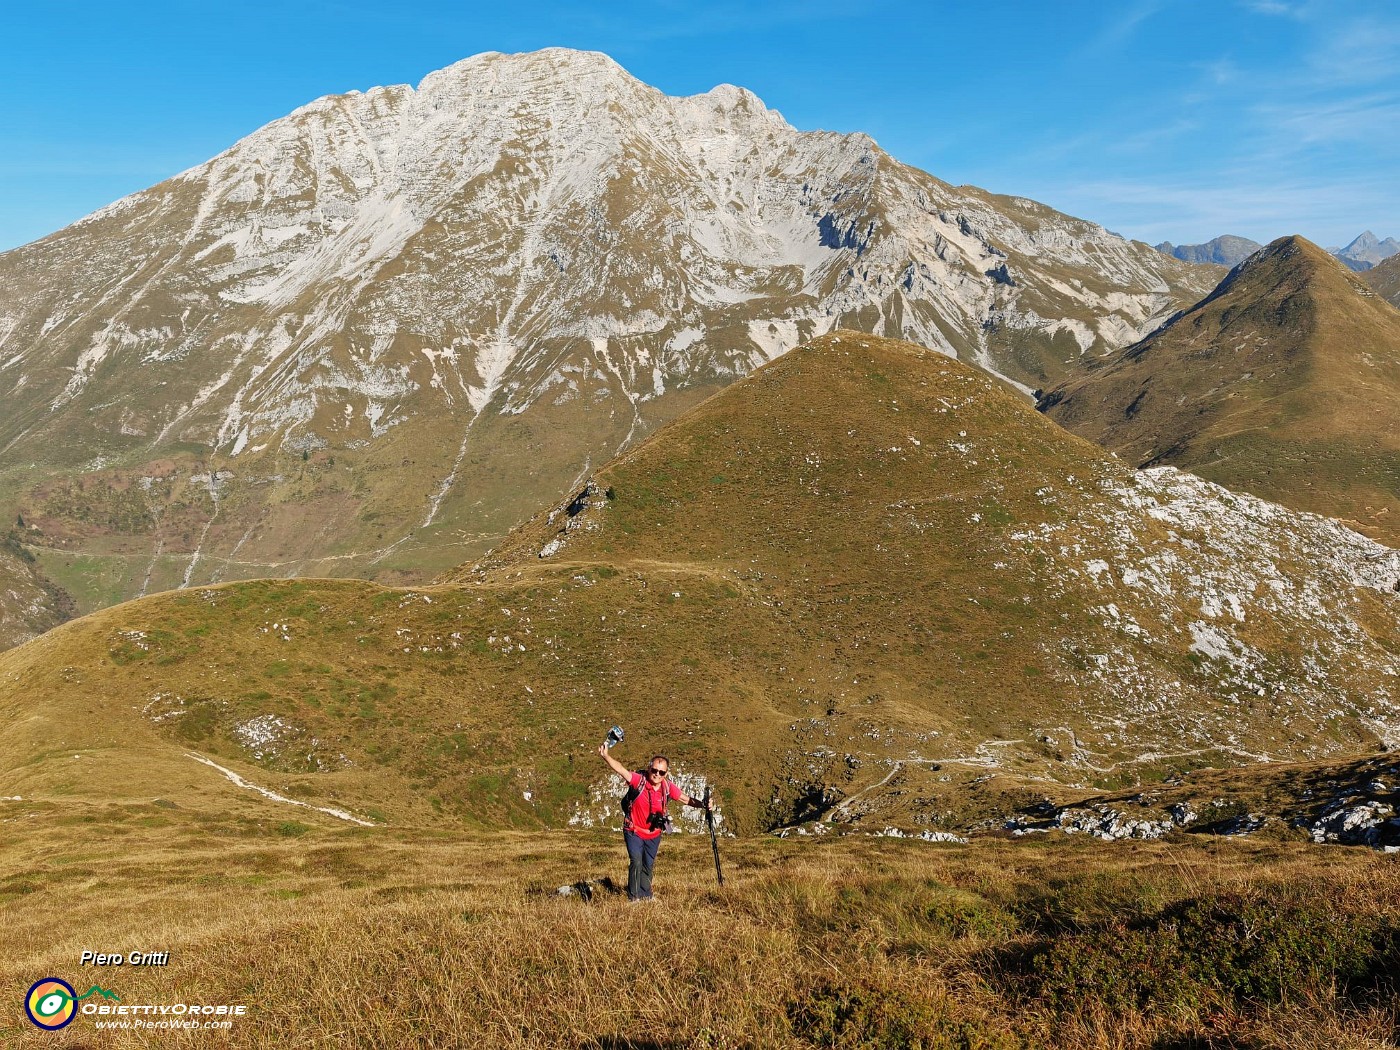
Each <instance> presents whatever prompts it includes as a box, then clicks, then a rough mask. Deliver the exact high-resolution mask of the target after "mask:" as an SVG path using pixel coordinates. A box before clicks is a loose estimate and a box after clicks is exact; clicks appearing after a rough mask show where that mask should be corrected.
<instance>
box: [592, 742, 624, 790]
mask: <svg viewBox="0 0 1400 1050" xmlns="http://www.w3.org/2000/svg"><path fill="white" fill-rule="evenodd" d="M598 754H600V755H602V756H603V761H604V762H606V763H607V764H608V765H609V766H610V767H611V768H612V771H613V772H614V773H616V774H617V775H618V776H620V777H621V778H622V779H623V780H625V781H627V783H629V784H630V783H632V771H631V770H630V769H628V768H627V767H626V766H624V765H623V764H622V763H621V762H619V761H618V760H617V759H615V758H613V756H612V752H611V751H609V750H608V745H607V744H599V745H598Z"/></svg>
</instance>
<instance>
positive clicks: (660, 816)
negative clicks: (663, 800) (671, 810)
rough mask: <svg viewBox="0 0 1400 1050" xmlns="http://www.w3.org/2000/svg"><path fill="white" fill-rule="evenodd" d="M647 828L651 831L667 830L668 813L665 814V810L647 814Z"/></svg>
mask: <svg viewBox="0 0 1400 1050" xmlns="http://www.w3.org/2000/svg"><path fill="white" fill-rule="evenodd" d="M647 828H648V830H650V831H665V830H666V814H665V813H664V812H662V813H648V814H647Z"/></svg>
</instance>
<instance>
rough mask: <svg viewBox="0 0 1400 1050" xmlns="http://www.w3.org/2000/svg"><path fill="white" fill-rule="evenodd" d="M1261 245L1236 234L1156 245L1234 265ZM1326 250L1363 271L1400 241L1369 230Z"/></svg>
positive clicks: (1185, 256)
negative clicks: (1207, 239) (1196, 242)
mask: <svg viewBox="0 0 1400 1050" xmlns="http://www.w3.org/2000/svg"><path fill="white" fill-rule="evenodd" d="M1262 247H1263V245H1262V244H1260V243H1259V242H1258V241H1251V240H1250V239H1249V238H1248V237H1234V236H1230V235H1228V234H1227V235H1225V236H1223V237H1217V238H1215V239H1214V240H1212V241H1207V242H1206V243H1205V244H1172V243H1171V241H1163V242H1162V243H1161V244H1159V245H1157V246H1156V248H1157V250H1158V251H1159V252H1162V253H1164V254H1166V255H1170V256H1172V258H1175V259H1182V260H1185V261H1186V262H1195V263H1216V264H1217V265H1220V266H1229V267H1231V268H1233V267H1235V266H1238V265H1239V264H1240V263H1242V262H1244V261H1245V259H1247V258H1249V256H1251V255H1253V254H1254V253H1255V252H1257V251H1258V250H1259V249H1260V248H1262ZM1327 250H1328V251H1329V252H1330V253H1331V254H1333V255H1335V256H1336V257H1337V258H1338V259H1340V260H1341V261H1342V262H1343V263H1344V264H1345V265H1346V266H1347V267H1348V268H1349V269H1352V270H1356V271H1362V270H1369V269H1370V268H1371V267H1373V266H1375V265H1377V264H1379V263H1380V262H1382V261H1383V260H1385V259H1389V258H1390V257H1391V256H1393V255H1395V254H1396V253H1400V241H1397V240H1396V239H1395V238H1394V237H1387V238H1386V239H1385V240H1383V241H1381V240H1377V239H1376V235H1375V234H1374V233H1372V232H1371V231H1370V230H1367V231H1366V232H1365V233H1363V234H1361V235H1360V236H1359V237H1357V238H1356V239H1355V240H1353V241H1352V242H1351V243H1350V244H1348V245H1347V246H1346V247H1345V248H1328V249H1327Z"/></svg>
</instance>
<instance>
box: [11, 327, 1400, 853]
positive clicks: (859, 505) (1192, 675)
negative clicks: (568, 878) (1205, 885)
mask: <svg viewBox="0 0 1400 1050" xmlns="http://www.w3.org/2000/svg"><path fill="white" fill-rule="evenodd" d="M571 511H573V513H571ZM1377 552H1381V549H1380V548H1378V547H1375V546H1374V545H1368V544H1366V543H1365V542H1364V541H1362V540H1361V539H1360V538H1359V537H1355V536H1353V535H1351V534H1349V533H1346V532H1345V531H1344V530H1340V529H1337V528H1335V527H1334V526H1332V525H1331V524H1330V523H1326V522H1319V521H1315V520H1304V519H1296V518H1291V517H1289V516H1287V515H1285V514H1282V513H1281V512H1279V511H1277V509H1276V508H1272V507H1269V506H1268V505H1265V504H1259V503H1256V502H1254V501H1250V500H1248V499H1240V498H1235V497H1231V496H1229V495H1228V494H1223V493H1220V492H1219V490H1211V489H1210V488H1209V486H1206V485H1205V484H1204V483H1201V482H1199V481H1197V480H1195V479H1191V478H1189V476H1185V475H1181V476H1178V475H1175V474H1174V472H1166V473H1162V472H1158V473H1156V474H1148V475H1145V476H1139V475H1137V474H1135V473H1134V472H1133V471H1130V470H1128V469H1127V468H1126V467H1124V466H1123V465H1122V464H1120V463H1118V462H1116V461H1114V460H1112V459H1110V458H1107V457H1105V456H1104V454H1103V453H1102V452H1101V451H1100V450H1098V449H1097V448H1095V447H1094V446H1092V445H1090V444H1088V443H1087V442H1084V441H1081V440H1079V439H1077V438H1074V437H1071V436H1069V435H1067V434H1065V433H1064V432H1063V431H1062V430H1060V429H1059V428H1058V427H1056V426H1054V425H1053V424H1051V423H1050V422H1049V421H1047V420H1045V419H1044V418H1043V417H1041V416H1039V415H1037V414H1036V413H1035V412H1034V411H1033V410H1031V408H1030V407H1029V406H1027V405H1026V404H1025V403H1024V402H1023V401H1021V400H1020V399H1019V398H1017V397H1015V396H1013V395H1010V394H1008V393H1006V392H1005V391H1004V390H1002V389H1001V388H1000V387H999V386H998V385H997V384H995V383H994V382H993V381H992V380H990V379H989V378H987V377H986V376H985V375H984V374H982V373H980V372H977V371H975V370H974V369H971V368H969V367H967V366H965V365H962V364H960V363H959V362H957V361H953V360H950V359H948V358H945V357H942V356H940V355H938V354H935V353H932V352H929V351H926V350H922V349H920V348H917V347H913V346H910V345H908V344H901V343H896V342H892V341H887V340H880V339H875V338H873V337H867V336H862V335H859V334H856V333H851V332H840V333H837V334H835V335H832V336H828V337H825V338H823V339H821V340H818V341H816V342H815V343H813V344H810V345H809V346H807V347H805V348H802V349H799V350H798V351H795V352H793V353H792V354H790V355H788V356H787V357H785V358H782V359H780V360H779V361H777V362H774V363H773V364H771V365H768V366H766V367H764V368H762V369H760V370H758V371H757V372H756V373H755V374H754V375H753V376H751V377H750V378H748V379H746V380H744V381H743V382H741V383H739V384H737V385H735V386H733V387H731V388H729V389H727V390H725V391H723V392H721V393H720V394H718V395H716V396H714V397H713V398H711V399H709V400H708V401H706V402H704V403H703V404H702V405H700V406H699V407H698V408H696V409H695V410H693V411H692V412H691V413H689V414H687V415H686V416H685V417H683V418H682V419H680V420H678V421H677V422H675V423H674V424H672V425H670V426H669V427H667V428H664V429H663V430H662V431H660V432H659V433H657V434H656V435H654V436H653V437H652V438H650V439H648V440H647V441H645V442H644V443H642V444H641V445H640V446H638V447H637V448H636V449H635V450H633V451H632V452H630V453H628V454H627V455H626V456H624V457H622V458H621V459H619V460H617V461H615V462H613V463H612V464H610V465H608V466H607V467H605V468H604V469H602V470H601V471H599V472H598V473H597V474H596V475H595V478H594V480H593V483H592V484H591V485H590V486H589V488H588V489H587V492H586V494H585V496H584V497H583V498H580V499H578V500H576V501H571V503H569V504H565V505H562V506H561V507H559V508H555V509H554V510H552V511H549V512H547V513H542V514H540V515H539V516H538V517H537V518H535V519H532V520H531V521H530V522H528V523H526V524H525V525H523V526H521V527H520V528H519V529H517V530H516V531H515V532H513V533H512V534H511V536H510V537H509V538H508V540H507V542H506V543H504V544H503V545H502V547H501V548H500V549H499V550H498V551H496V552H495V553H494V554H492V555H491V556H490V557H489V558H488V559H486V560H484V561H483V562H482V563H481V564H480V565H477V566H474V567H465V568H463V569H462V570H460V572H458V573H456V574H454V575H453V578H452V579H449V580H446V581H444V582H443V583H441V584H440V585H437V586H434V587H428V588H416V589H409V590H395V589H386V588H382V587H378V586H375V585H371V584H368V583H361V582H355V581H340V582H335V581H324V580H300V581H281V582H278V581H257V582H247V583H237V584H229V585H224V586H220V587H211V588H202V589H195V590H188V591H182V592H173V593H166V594H160V595H156V596H153V597H151V598H149V599H145V600H141V601H138V602H132V603H128V604H126V605H122V606H118V607H115V608H113V609H110V610H105V611H103V612H101V613H97V614H94V615H92V616H88V617H85V618H84V619H82V620H79V621H76V622H73V623H70V624H68V625H65V626H64V627H62V628H59V629H57V630H55V631H52V632H50V633H49V634H48V635H45V636H44V637H42V638H39V639H37V640H36V641H34V642H32V643H30V644H28V645H26V646H24V647H22V648H20V649H18V650H16V651H14V652H11V653H7V654H5V655H3V656H0V755H3V756H4V758H3V759H0V793H4V794H7V795H10V794H14V795H20V796H22V797H24V798H36V799H44V800H49V801H50V802H52V804H54V805H59V806H65V807H73V806H85V805H108V804H121V805H131V806H142V805H149V804H150V800H151V799H152V798H153V797H156V796H160V797H162V798H165V799H167V800H168V801H171V802H174V803H175V804H177V805H181V806H187V805H199V806H205V807H213V808H214V809H215V810H216V811H221V810H222V809H223V807H225V806H231V807H235V808H236V809H238V810H239V811H261V810H266V809H268V808H269V807H271V808H272V809H273V810H277V809H278V807H282V808H286V806H287V803H286V802H281V803H278V802H273V801H270V800H266V799H264V798H262V797H260V796H258V795H256V794H255V793H253V792H252V791H250V790H249V789H246V788H241V787H238V786H236V785H235V784H234V783H233V782H231V781H230V780H229V779H228V778H227V777H226V776H225V775H224V774H223V773H221V772H219V771H218V770H216V769H214V768H212V767H211V766H209V765H207V764H203V763H201V762H200V761H199V759H201V758H202V759H206V760H208V761H213V762H217V763H218V764H220V765H222V766H225V767H226V768H228V769H231V770H235V771H237V772H239V773H240V774H241V775H243V776H245V777H246V778H247V779H248V780H250V781H252V782H255V783H257V784H258V785H260V786H263V787H266V788H268V789H271V790H275V791H277V792H279V793H280V794H282V795H284V796H286V797H288V798H291V799H295V800H298V801H302V802H306V803H309V804H311V805H314V806H320V807H330V808H337V809H343V810H345V811H347V812H348V813H349V814H351V815H353V816H355V817H357V818H358V819H364V820H371V821H376V822H388V823H392V824H416V825H423V824H443V825H448V826H461V825H467V826H486V827H495V826H498V825H501V824H508V825H514V826H522V827H539V826H558V825H562V824H565V823H568V822H570V821H574V822H578V823H583V824H590V823H594V824H596V823H606V822H608V821H609V820H610V819H612V816H613V813H614V811H615V808H616V798H615V796H616V794H617V792H616V791H615V790H614V787H615V785H614V784H611V783H609V782H608V780H607V778H606V777H604V776H603V769H602V765H601V763H600V761H599V759H598V756H597V755H596V754H595V753H594V749H595V748H596V746H597V742H598V740H599V739H600V738H601V735H602V732H603V731H604V730H605V729H606V727H607V726H608V725H609V724H611V723H613V722H620V723H622V724H623V725H624V726H625V727H626V728H627V729H628V740H627V743H626V746H625V748H624V754H625V757H626V758H627V759H628V760H633V761H636V762H638V763H640V762H641V761H643V760H644V759H645V757H646V755H647V754H648V753H649V752H650V751H651V750H653V749H662V750H664V751H666V752H667V753H668V754H669V755H670V756H671V758H672V764H673V767H674V768H676V769H677V770H678V771H679V772H680V774H681V776H682V783H683V785H685V786H686V787H687V789H689V790H695V791H698V790H702V789H703V786H704V784H705V783H706V782H707V781H712V782H714V783H717V784H718V785H719V788H720V793H721V798H722V800H723V804H724V809H725V816H726V819H727V820H728V821H729V824H730V826H731V827H733V828H736V829H738V830H755V829H759V828H765V827H772V826H775V825H778V824H783V823H788V822H792V821H801V820H804V819H811V818H813V817H816V816H826V817H827V818H828V819H834V820H848V821H850V820H863V821H865V822H866V823H867V826H870V825H875V826H883V822H889V823H894V824H898V825H901V826H904V827H910V828H915V827H920V826H923V827H939V826H946V827H966V826H968V825H969V824H970V823H973V822H975V821H976V820H978V819H982V818H983V817H988V818H990V817H991V816H992V815H994V814H995V813H997V812H1004V811H1005V809H1006V808H1007V807H1008V806H1013V807H1014V806H1016V805H1021V804H1029V803H1034V802H1035V801H1037V800H1039V799H1043V798H1045V797H1047V796H1053V797H1056V798H1059V797H1060V796H1062V795H1064V796H1065V797H1068V796H1071V795H1074V794H1075V793H1076V792H1078V793H1080V794H1082V791H1083V790H1084V789H1086V788H1088V787H1091V786H1095V785H1097V786H1099V787H1105V788H1106V787H1113V786H1117V785H1121V784H1125V783H1137V782H1139V781H1143V780H1148V781H1150V780H1153V779H1160V778H1161V777H1163V776H1165V775H1169V774H1170V773H1172V772H1173V771H1177V770H1180V769H1182V768H1190V767H1193V766H1201V765H1211V764H1238V763H1240V762H1245V761H1251V760H1255V759H1258V758H1261V757H1271V758H1289V759H1296V760H1302V759H1320V758H1324V757H1326V756H1332V755H1346V754H1356V753H1366V752H1369V751H1374V750H1376V749H1377V748H1379V747H1380V746H1381V745H1382V743H1383V742H1386V741H1389V740H1391V739H1392V738H1393V737H1394V734H1395V732H1396V730H1395V727H1396V726H1397V725H1400V714H1397V708H1396V702H1395V696H1394V692H1393V690H1394V687H1393V682H1394V680H1395V674H1396V672H1397V670H1398V668H1397V649H1398V648H1400V645H1398V643H1397V636H1398V635H1400V632H1397V623H1396V620H1397V618H1396V602H1397V600H1400V599H1397V597H1396V596H1395V595H1394V594H1393V593H1392V592H1391V591H1390V590H1389V588H1390V586H1391V585H1392V583H1393V581H1392V580H1391V578H1390V576H1389V575H1387V573H1390V572H1391V571H1392V568H1391V567H1390V566H1389V563H1388V562H1385V561H1384V560H1379V561H1377V560H1375V558H1374V557H1373V556H1375V555H1376V553H1377ZM1381 553H1382V554H1383V553H1384V552H1381ZM542 554H544V555H545V556H543V557H541V555H542ZM1368 559H1369V560H1368ZM1396 571H1400V569H1397V570H1396ZM991 776H995V777H996V778H997V782H996V784H995V785H994V789H993V788H987V789H985V790H982V791H979V792H968V791H966V790H964V789H965V788H966V787H967V786H968V785H969V784H972V783H985V782H986V781H987V779H988V777H991ZM288 812H290V813H292V814H294V815H295V814H297V813H298V811H296V810H288ZM306 812H308V813H310V814H311V815H312V816H316V814H315V813H314V811H306ZM316 819H323V818H322V817H320V816H316Z"/></svg>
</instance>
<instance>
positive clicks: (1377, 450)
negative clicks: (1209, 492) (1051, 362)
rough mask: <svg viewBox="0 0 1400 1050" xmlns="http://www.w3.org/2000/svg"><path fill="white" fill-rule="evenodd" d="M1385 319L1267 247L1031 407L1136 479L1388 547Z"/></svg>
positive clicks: (1389, 384) (1399, 375)
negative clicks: (1274, 511)
mask: <svg viewBox="0 0 1400 1050" xmlns="http://www.w3.org/2000/svg"><path fill="white" fill-rule="evenodd" d="M1397 400H1400V312H1396V310H1395V309H1394V308H1393V307H1392V306H1390V305H1389V304H1388V303H1386V302H1384V301H1383V300H1382V299H1381V298H1379V297H1378V296H1377V294H1376V292H1374V291H1372V289H1371V288H1369V287H1368V286H1367V285H1366V284H1365V283H1364V282H1363V280H1362V279H1361V278H1360V277H1359V276H1358V275H1355V274H1352V273H1350V272H1349V271H1348V270H1346V268H1345V267H1343V266H1342V265H1341V264H1340V263H1339V262H1338V261H1337V260H1336V259H1334V258H1332V257H1331V256H1330V255H1328V254H1327V253H1326V252H1324V251H1323V250H1322V249H1321V248H1318V247H1317V246H1316V245H1313V244H1311V243H1309V242H1308V241H1306V240H1304V239H1302V238H1301V237H1286V238H1281V239H1280V240H1277V241H1275V242H1274V243H1272V244H1271V245H1269V246H1268V248H1266V249H1265V250H1264V251H1262V252H1260V253H1258V254H1256V255H1255V256H1253V257H1252V258H1251V259H1249V260H1248V261H1246V262H1245V263H1243V264H1242V265H1241V266H1240V267H1239V268H1237V269H1236V270H1234V271H1232V272H1231V274H1230V275H1229V276H1228V277H1227V278H1226V279H1225V281H1223V282H1222V283H1221V285H1220V287H1218V288H1217V289H1216V290H1215V291H1214V292H1213V293H1212V294H1211V295H1210V296H1209V297H1208V298H1206V299H1205V300H1203V301H1202V302H1200V303H1199V304H1197V305H1196V306H1195V307H1194V308H1192V309H1191V310H1189V311H1187V312H1186V313H1185V314H1183V315H1181V316H1180V317H1178V318H1177V319H1176V320H1174V321H1173V322H1172V323H1171V324H1169V325H1168V326H1166V327H1165V328H1163V329H1162V330H1160V331H1158V332H1157V333H1155V334H1154V335H1152V336H1149V337H1148V338H1147V339H1145V340H1143V341H1142V342H1140V343H1137V344H1135V345H1134V346H1131V347H1129V348H1128V349H1126V350H1124V351H1123V352H1121V353H1120V354H1118V355H1116V356H1115V357H1112V358H1110V359H1107V360H1106V361H1091V362H1088V363H1086V365H1085V367H1084V369H1083V370H1082V374H1081V375H1080V376H1077V377H1074V378H1071V379H1069V380H1067V381H1065V382H1063V383H1062V384H1061V385H1060V386H1058V387H1056V388H1055V389H1053V390H1051V391H1050V392H1049V393H1048V394H1046V395H1045V396H1044V397H1043V399H1042V401H1041V407H1042V409H1043V410H1044V411H1045V412H1046V413H1047V414H1048V415H1049V416H1050V418H1052V419H1054V420H1055V421H1056V422H1057V423H1060V424H1061V425H1062V426H1064V427H1066V428H1067V429H1069V430H1071V431H1072V432H1074V433H1076V434H1079V435H1080V436H1082V437H1086V438H1089V439H1090V440H1092V441H1095V442H1097V443H1099V444H1101V445H1103V446H1104V447H1105V448H1108V449H1110V450H1112V451H1113V452H1116V453H1118V454H1119V455H1121V456H1122V457H1123V458H1124V459H1126V460H1128V461H1129V462H1131V463H1135V464H1159V463H1160V464H1172V465H1175V466H1179V467H1183V468H1185V469H1189V470H1191V471H1194V472H1195V473H1197V474H1199V475H1201V476H1202V477H1204V478H1208V479H1209V480H1211V481H1215V482H1218V483H1219V484H1222V485H1225V486H1226V487H1228V488H1232V489H1239V490H1243V491H1246V492H1252V493H1254V494H1255V495H1258V496H1262V497H1264V498H1266V499H1270V500H1275V501H1277V502H1279V503H1283V504H1284V505H1286V506H1289V507H1294V508H1297V509H1299V510H1307V511H1312V512H1314V513H1318V514H1326V515H1329V516H1332V517H1339V518H1344V519H1347V520H1348V521H1349V522H1352V523H1354V525H1355V527H1356V528H1358V529H1360V530H1361V531H1363V532H1365V533H1366V534H1367V535H1370V536H1372V537H1374V538H1376V539H1378V540H1380V541H1382V542H1384V543H1387V544H1388V545H1390V546H1392V547H1394V546H1400V423H1397V415H1396V412H1395V405H1396V403H1397Z"/></svg>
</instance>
